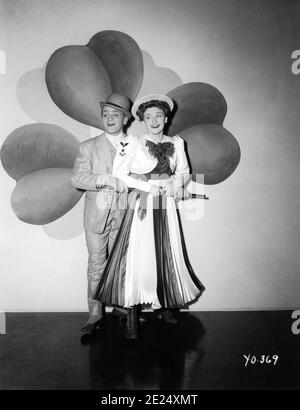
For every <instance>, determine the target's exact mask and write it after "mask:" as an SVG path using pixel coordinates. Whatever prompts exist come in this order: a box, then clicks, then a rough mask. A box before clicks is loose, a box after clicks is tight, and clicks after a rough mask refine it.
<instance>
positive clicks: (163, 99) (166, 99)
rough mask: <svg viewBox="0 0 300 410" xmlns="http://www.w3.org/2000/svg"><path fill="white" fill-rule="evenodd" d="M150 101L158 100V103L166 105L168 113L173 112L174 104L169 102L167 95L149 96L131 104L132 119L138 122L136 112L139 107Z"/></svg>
mask: <svg viewBox="0 0 300 410" xmlns="http://www.w3.org/2000/svg"><path fill="white" fill-rule="evenodd" d="M152 100H158V101H164V102H166V103H167V104H168V106H169V108H170V111H172V110H173V108H174V103H173V101H172V100H171V98H170V97H168V96H167V95H164V94H150V95H145V97H141V98H139V99H138V100H136V101H135V103H134V104H133V107H132V109H131V112H132V115H133V116H134V118H136V119H137V120H139V117H138V116H137V114H136V112H137V110H138V109H139V106H140V105H141V104H143V103H145V102H148V101H152Z"/></svg>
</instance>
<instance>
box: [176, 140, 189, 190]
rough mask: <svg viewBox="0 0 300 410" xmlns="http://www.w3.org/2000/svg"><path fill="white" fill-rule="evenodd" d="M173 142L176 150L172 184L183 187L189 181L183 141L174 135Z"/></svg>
mask: <svg viewBox="0 0 300 410" xmlns="http://www.w3.org/2000/svg"><path fill="white" fill-rule="evenodd" d="M174 140H175V141H174V142H175V149H176V168H175V174H174V176H173V178H174V183H175V184H176V185H179V186H185V185H186V184H187V183H188V182H189V180H190V168H189V164H188V160H187V157H186V153H185V149H184V140H183V139H182V138H181V137H180V136H179V135H176V136H175V137H174Z"/></svg>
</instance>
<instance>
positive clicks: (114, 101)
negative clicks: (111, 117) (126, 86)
mask: <svg viewBox="0 0 300 410" xmlns="http://www.w3.org/2000/svg"><path fill="white" fill-rule="evenodd" d="M99 104H100V107H101V109H103V107H104V106H105V105H108V106H109V107H112V108H116V109H117V110H119V111H122V112H123V113H124V114H125V115H126V117H127V118H128V119H129V118H130V117H131V112H130V105H131V104H130V101H129V99H128V98H127V97H125V96H124V95H121V94H117V93H112V94H110V95H109V96H108V97H107V99H106V101H100V103H99Z"/></svg>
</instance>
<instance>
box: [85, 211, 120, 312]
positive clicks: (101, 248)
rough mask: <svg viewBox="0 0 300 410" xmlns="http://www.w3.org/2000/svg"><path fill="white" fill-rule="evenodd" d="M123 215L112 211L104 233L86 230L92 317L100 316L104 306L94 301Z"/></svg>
mask: <svg viewBox="0 0 300 410" xmlns="http://www.w3.org/2000/svg"><path fill="white" fill-rule="evenodd" d="M121 220H122V213H120V210H111V211H110V213H109V215H108V218H107V222H106V226H105V230H104V232H102V233H96V232H93V231H89V230H85V238H86V244H87V248H88V253H89V258H88V271H87V277H88V306H89V313H90V315H92V316H94V315H99V314H100V313H101V309H102V305H101V303H99V302H98V301H97V300H94V299H93V295H94V293H95V291H96V289H97V286H98V283H99V280H100V278H101V275H102V273H103V270H104V268H105V264H106V261H107V258H108V255H109V253H110V251H111V249H112V246H113V244H114V241H115V239H116V236H117V233H118V230H119V227H120V223H121Z"/></svg>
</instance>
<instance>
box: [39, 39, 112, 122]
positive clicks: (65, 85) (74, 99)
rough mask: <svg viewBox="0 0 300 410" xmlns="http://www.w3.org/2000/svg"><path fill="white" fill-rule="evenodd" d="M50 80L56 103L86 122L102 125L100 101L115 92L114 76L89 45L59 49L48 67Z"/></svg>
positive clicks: (48, 83)
mask: <svg viewBox="0 0 300 410" xmlns="http://www.w3.org/2000/svg"><path fill="white" fill-rule="evenodd" d="M46 84H47V88H48V91H49V94H50V96H51V98H52V99H53V101H54V102H55V104H56V105H57V106H58V107H59V108H60V109H61V110H62V111H63V112H64V113H65V114H67V115H69V116H70V117H72V118H74V119H75V120H77V121H80V122H82V123H84V124H87V125H91V126H93V127H96V128H101V127H102V123H101V119H100V106H99V101H103V100H104V99H105V98H106V97H107V96H108V95H109V94H110V93H111V85H110V80H109V77H108V75H107V72H106V70H105V68H104V67H103V64H102V63H101V61H100V60H99V59H98V58H97V56H96V55H95V54H94V53H93V51H92V50H90V49H89V48H88V47H86V46H66V47H62V48H60V49H58V50H56V51H55V52H54V53H53V54H52V56H51V57H50V59H49V61H48V63H47V67H46Z"/></svg>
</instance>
